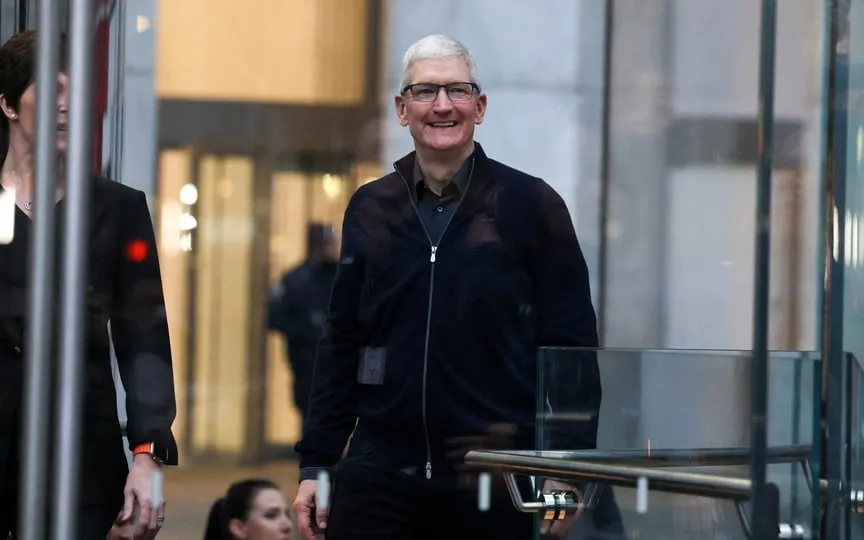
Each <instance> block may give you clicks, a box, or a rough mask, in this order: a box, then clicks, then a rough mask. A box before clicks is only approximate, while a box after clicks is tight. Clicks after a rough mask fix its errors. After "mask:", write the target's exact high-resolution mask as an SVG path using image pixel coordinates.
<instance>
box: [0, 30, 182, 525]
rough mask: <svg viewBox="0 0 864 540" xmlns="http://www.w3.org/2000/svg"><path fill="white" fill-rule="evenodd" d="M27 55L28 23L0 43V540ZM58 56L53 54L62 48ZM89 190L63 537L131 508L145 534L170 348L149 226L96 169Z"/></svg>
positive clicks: (28, 176) (142, 203)
mask: <svg viewBox="0 0 864 540" xmlns="http://www.w3.org/2000/svg"><path fill="white" fill-rule="evenodd" d="M64 48H65V47H64ZM35 57H36V34H35V33H34V32H25V33H21V34H17V35H15V36H13V37H12V38H11V39H10V40H9V41H8V42H6V43H5V44H4V45H3V46H2V47H0V157H2V159H3V161H2V168H0V190H3V191H6V192H7V195H9V194H11V193H13V192H14V198H15V208H14V214H15V215H14V232H15V234H14V237H13V239H12V240H11V242H10V243H8V244H6V245H0V538H6V535H7V534H8V533H9V532H10V531H12V532H13V535H14V531H15V529H16V528H17V527H16V518H17V512H18V508H17V501H18V499H19V497H20V486H19V477H20V475H21V464H22V460H21V456H20V455H19V445H20V440H21V435H22V430H21V425H20V418H21V415H22V411H23V395H22V394H23V392H22V388H23V386H24V382H23V374H24V358H25V352H26V351H24V350H23V349H24V346H25V339H24V336H25V332H26V329H27V324H28V321H27V309H26V308H27V306H26V298H27V296H28V292H27V291H28V288H29V287H31V286H33V284H31V283H29V276H28V272H27V261H28V252H29V243H30V236H31V235H32V217H33V212H34V209H33V205H32V200H31V198H32V194H33V182H32V179H33V174H32V171H33V152H34V139H35V136H34V135H35V108H36V105H35V102H36V95H35V90H34V85H33V83H34V76H35V71H34V64H35V62H34V61H35ZM61 58H64V59H65V51H64V52H61ZM68 82H69V81H68V76H67V74H66V73H65V70H64V69H61V72H60V73H58V75H57V84H58V100H57V109H56V114H57V123H58V130H57V138H56V144H57V151H58V155H59V158H58V159H59V162H58V167H57V171H58V188H57V192H56V199H55V202H56V212H57V226H58V231H57V234H56V235H55V241H56V245H57V252H58V255H59V254H60V253H62V250H63V249H64V248H65V247H66V246H63V245H62V239H63V234H62V232H63V231H62V227H63V223H64V219H63V216H64V213H65V211H66V210H65V201H64V194H65V190H64V186H63V180H64V177H65V175H64V174H63V161H64V155H65V151H66V146H67V134H66V104H67V96H68V92H67V87H68ZM91 188H92V202H91V205H90V214H91V215H90V225H89V229H88V234H89V247H88V267H89V270H88V289H87V303H88V315H87V324H86V334H85V335H84V336H82V339H83V340H84V351H85V352H84V355H85V357H84V363H85V379H84V389H85V393H84V396H85V397H84V402H83V407H82V409H81V413H82V415H83V435H82V449H81V462H80V463H81V470H80V476H79V477H80V479H81V482H80V486H81V497H80V504H81V509H80V514H79V518H78V522H79V530H78V531H77V534H70V535H69V537H70V538H75V539H76V540H91V539H93V540H96V539H99V540H102V539H104V538H105V537H106V535H107V533H108V531H109V530H110V529H111V526H112V524H113V523H114V521H115V520H117V519H119V520H123V519H129V518H131V517H132V515H133V513H134V514H136V517H138V519H137V521H138V529H139V530H138V534H137V536H136V538H153V537H154V536H155V534H156V532H157V531H158V530H159V528H160V527H161V525H162V521H163V520H164V506H160V507H157V508H153V505H152V503H151V483H152V482H153V479H154V476H155V475H157V474H158V472H157V471H158V470H159V468H160V467H161V466H162V465H163V464H174V463H176V462H177V449H176V443H175V442H174V437H173V435H172V433H171V424H172V422H173V420H174V416H175V402H174V385H173V374H172V368H171V354H170V347H169V340H168V325H167V321H166V318H165V302H164V298H163V294H162V282H161V278H160V272H159V262H158V258H157V254H156V244H155V237H154V233H153V225H152V222H151V220H150V213H149V210H148V208H147V202H146V199H145V197H144V194H143V193H141V192H140V191H136V190H133V189H131V188H129V187H126V186H123V185H122V184H119V183H116V182H112V181H109V180H107V179H104V178H96V177H94V178H93V179H92V184H91ZM35 211H36V212H38V211H39V210H38V208H36V209H35ZM58 260H59V258H58ZM57 277H58V278H59V276H57ZM41 285H42V286H48V285H49V284H41ZM54 285H55V287H56V286H57V284H56V283H55V284H54ZM109 324H110V337H109ZM112 343H113V347H114V351H115V353H116V357H117V362H118V366H119V368H120V375H121V379H122V381H123V385H124V387H125V390H126V411H127V416H128V421H127V426H126V435H127V437H128V441H129V444H130V448H131V450H132V451H133V454H134V459H133V465H132V468H131V470H130V469H129V466H128V464H127V461H126V455H125V451H124V448H123V432H122V430H121V426H120V422H119V421H118V415H117V401H116V400H117V398H116V391H115V387H114V378H113V376H112V369H111V345H112ZM56 356H57V355H55V358H54V359H53V360H54V362H55V365H54V366H53V367H52V370H53V371H54V372H56V371H57V366H56V361H57V358H56ZM49 412H50V411H46V414H48V413H49ZM52 446H53V444H52ZM49 453H50V452H49ZM54 476H56V473H54V474H50V475H49V479H53V477H54Z"/></svg>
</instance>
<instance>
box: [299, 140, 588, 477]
mask: <svg viewBox="0 0 864 540" xmlns="http://www.w3.org/2000/svg"><path fill="white" fill-rule="evenodd" d="M469 159H472V160H473V163H472V164H471V168H470V171H469V178H468V182H467V185H466V188H465V193H464V194H463V196H462V199H461V201H460V202H459V206H458V208H457V209H456V211H455V212H454V214H453V217H452V218H451V220H450V222H449V223H448V225H447V227H446V229H445V230H444V232H443V234H442V236H441V238H440V240H439V242H438V243H437V244H436V243H433V242H432V241H431V240H430V237H429V235H428V234H427V232H426V230H425V228H424V225H423V223H422V221H421V220H420V218H419V216H418V212H417V208H416V204H415V201H414V198H413V196H412V190H411V189H410V183H409V182H410V181H411V178H412V174H413V167H414V160H415V154H414V153H411V154H409V155H407V156H406V157H404V158H402V159H401V160H399V161H397V162H396V163H395V164H394V167H395V171H394V172H392V173H390V174H388V175H386V176H384V177H382V178H380V179H378V180H376V181H374V182H371V183H369V184H366V185H364V186H362V187H361V188H359V189H358V190H357V191H356V192H355V194H354V195H353V196H352V198H351V201H350V202H349V204H348V208H347V209H346V211H345V219H344V223H343V232H342V254H341V260H340V264H339V269H338V271H337V275H336V279H335V283H334V286H333V292H332V297H331V303H330V314H329V318H328V322H327V324H326V325H325V330H324V335H323V336H322V339H321V343H320V346H319V349H318V356H317V359H316V366H315V375H314V380H313V389H312V395H311V403H310V414H309V418H308V419H307V420H306V423H305V426H304V433H303V438H302V440H301V441H300V442H299V443H298V444H297V446H296V449H297V451H298V453H299V454H300V455H301V462H300V467H301V478H304V479H305V478H314V475H315V474H316V473H317V471H318V470H320V468H322V467H331V466H333V465H334V464H336V462H337V461H338V460H339V459H340V457H341V455H342V453H343V450H344V448H345V445H346V443H347V441H348V438H349V436H351V433H352V431H354V440H355V441H356V440H357V439H362V440H363V441H364V442H365V443H367V444H369V445H371V446H372V447H375V448H377V449H378V450H380V452H381V453H383V455H386V456H388V457H387V460H388V462H391V463H393V464H398V465H415V466H417V467H425V469H426V475H427V477H428V476H429V475H430V474H431V470H432V469H433V468H435V467H442V468H444V469H451V468H453V467H456V466H458V464H457V463H454V462H453V459H452V458H449V457H447V456H448V454H449V453H450V452H452V451H453V450H454V448H451V447H450V441H452V440H454V438H459V439H461V440H464V438H465V437H476V436H483V435H489V434H490V431H495V430H496V429H500V426H501V425H506V426H510V428H509V430H510V431H509V433H510V435H511V437H510V438H509V439H508V442H507V443H506V444H507V445H508V446H510V447H513V448H533V447H534V445H535V434H534V430H535V418H536V416H537V404H538V399H537V347H539V346H568V347H596V346H597V328H596V318H595V315H594V308H593V307H592V304H591V295H590V290H589V282H588V271H587V267H586V265H585V260H584V258H583V256H582V251H581V249H580V247H579V243H578V241H577V239H576V234H575V232H574V229H573V224H572V221H571V217H570V214H569V212H568V211H567V207H566V205H565V204H564V201H563V200H562V199H561V197H560V196H559V195H558V194H557V193H556V192H555V191H554V190H553V189H552V187H550V186H549V185H548V184H546V183H545V182H544V181H542V180H541V179H539V178H535V177H532V176H530V175H528V174H525V173H523V172H520V171H518V170H516V169H513V168H511V167H508V166H506V165H504V164H502V163H499V162H497V161H494V160H492V159H489V158H488V157H487V156H486V155H485V153H484V152H483V149H482V148H481V147H480V145H479V144H478V145H477V146H476V150H475V152H474V155H473V156H472V158H469ZM571 356H573V355H571ZM579 360H581V361H577V359H575V358H574V359H572V361H570V362H560V363H559V364H558V365H556V366H555V369H556V371H557V373H556V375H555V376H556V378H557V381H558V382H557V383H556V387H557V392H556V396H555V400H554V402H550V399H549V397H550V396H541V399H540V400H539V401H540V402H541V403H544V404H545V405H548V406H550V407H552V408H553V409H561V410H563V409H566V410H567V412H574V411H578V412H579V413H587V414H582V415H581V417H582V420H577V421H570V422H567V423H566V424H564V425H562V426H560V429H559V430H556V431H560V433H561V434H562V437H561V438H560V441H559V442H557V443H555V444H559V445H561V444H566V446H568V447H571V448H572V447H579V448H592V447H595V446H596V438H597V412H598V410H599V406H600V397H601V389H600V379H599V371H598V368H597V362H596V356H595V355H594V354H592V353H586V355H585V356H584V357H583V358H581V359H579ZM545 405H544V406H545ZM573 417H580V415H570V418H573ZM355 423H356V430H355ZM496 426H498V427H496ZM565 441H566V442H565ZM547 442H549V441H547ZM352 444H353V443H352ZM456 459H457V460H458V459H459V458H458V457H457V458H456Z"/></svg>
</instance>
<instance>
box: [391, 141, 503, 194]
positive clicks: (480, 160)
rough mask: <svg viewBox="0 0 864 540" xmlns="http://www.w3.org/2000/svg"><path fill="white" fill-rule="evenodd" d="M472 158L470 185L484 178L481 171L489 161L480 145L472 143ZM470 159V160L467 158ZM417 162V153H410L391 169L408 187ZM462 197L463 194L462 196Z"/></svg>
mask: <svg viewBox="0 0 864 540" xmlns="http://www.w3.org/2000/svg"><path fill="white" fill-rule="evenodd" d="M472 156H473V158H474V173H473V174H472V180H471V183H472V184H473V183H475V182H477V181H478V180H480V179H482V178H484V176H485V175H483V174H482V171H483V169H485V166H486V163H487V162H488V161H489V158H488V157H487V156H486V152H484V151H483V147H482V146H480V143H479V142H477V141H474V153H473V154H472ZM469 159H470V158H469ZM416 162H417V151H416V150H415V151H412V152H410V153H408V154H406V155H405V156H403V157H401V158H400V159H398V160H396V162H395V163H393V168H394V169H395V170H396V172H398V173H399V175H400V176H402V178H404V179H405V181H406V182H408V185H409V186H410V185H413V183H414V181H413V178H414V166H415V164H416ZM463 195H464V194H463Z"/></svg>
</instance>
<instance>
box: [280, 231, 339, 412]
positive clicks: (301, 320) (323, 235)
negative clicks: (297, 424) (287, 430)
mask: <svg viewBox="0 0 864 540" xmlns="http://www.w3.org/2000/svg"><path fill="white" fill-rule="evenodd" d="M307 248H308V250H307V252H308V253H309V256H308V257H307V258H306V260H305V261H304V262H303V264H301V265H300V266H298V267H297V268H294V269H292V270H290V271H288V272H287V273H286V274H285V275H284V276H283V277H282V279H281V280H280V281H279V284H278V285H276V287H274V288H273V290H272V291H271V293H270V300H269V305H268V317H267V318H268V326H269V327H270V329H271V330H276V331H278V332H279V333H280V334H282V336H283V337H284V338H285V342H286V344H287V350H288V363H289V365H290V367H291V371H292V372H293V374H294V404H295V405H296V406H297V410H298V411H300V415H301V416H302V418H303V419H304V421H305V419H306V415H307V414H308V408H309V389H310V387H311V386H312V369H313V368H314V366H315V348H316V346H317V343H318V339H319V338H320V337H321V331H322V329H323V328H324V321H325V319H326V317H327V304H328V303H329V301H330V290H331V288H332V287H333V279H334V278H335V277H336V262H337V261H338V260H339V258H338V257H339V248H338V246H337V242H336V233H335V231H334V230H333V227H331V226H330V225H325V224H322V223H310V224H309V227H308V231H307Z"/></svg>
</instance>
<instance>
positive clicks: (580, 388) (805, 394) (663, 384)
mask: <svg viewBox="0 0 864 540" xmlns="http://www.w3.org/2000/svg"><path fill="white" fill-rule="evenodd" d="M538 354H539V356H538V369H539V371H538V379H539V380H538V384H539V388H540V390H539V392H538V396H540V399H539V401H538V414H537V418H538V423H537V447H538V448H539V449H542V450H547V451H550V452H541V453H540V455H543V456H546V457H555V458H559V459H565V460H571V461H577V462H581V463H606V464H614V465H615V466H618V467H624V468H633V467H638V468H647V469H652V470H661V471H672V472H675V473H680V472H687V473H697V474H700V475H705V476H704V477H699V478H698V480H699V482H701V483H702V484H705V485H708V486H709V490H710V486H711V484H712V482H713V481H714V480H715V478H714V477H719V478H720V480H719V481H718V482H722V481H726V480H728V479H732V480H733V481H734V480H735V479H739V480H744V481H746V482H745V484H746V487H745V489H744V492H745V493H747V492H749V478H750V466H749V464H750V449H749V439H750V435H749V429H750V407H749V404H748V401H749V400H748V394H747V393H746V390H745V389H746V388H747V385H742V384H741V381H742V379H743V380H746V379H748V378H749V372H750V357H749V353H747V352H740V351H685V350H635V349H607V350H600V351H597V350H581V349H554V348H550V349H540V350H539V353H538ZM595 361H596V362H597V363H598V364H599V366H600V374H601V381H602V387H603V398H602V404H601V406H600V408H599V423H598V420H597V419H598V416H597V410H596V408H595V407H593V406H591V405H590V404H586V402H585V400H584V399H580V396H584V395H585V394H586V390H588V391H590V387H586V386H585V383H584V381H586V376H587V375H588V374H590V373H591V369H592V365H593V364H594V362H595ZM819 365H820V363H819V360H818V355H817V354H815V353H804V352H802V353H796V352H774V353H771V356H770V372H771V389H770V397H769V413H768V428H769V446H770V448H771V450H770V455H771V456H772V457H773V459H772V461H773V462H772V464H770V465H769V469H768V481H769V482H772V483H774V484H776V485H777V487H778V488H779V492H780V503H781V515H780V521H781V523H786V524H790V525H800V526H802V527H804V528H806V529H807V530H810V529H811V527H812V523H811V496H810V493H809V488H808V485H809V484H808V483H809V477H808V475H807V474H806V471H807V470H808V469H807V466H809V462H810V453H811V446H812V444H813V442H814V429H815V426H816V424H815V422H814V411H815V406H816V403H817V402H816V401H814V398H816V397H818V395H819V380H820V379H819V371H818V370H819ZM588 379H590V377H588ZM595 425H596V428H595ZM593 429H596V430H597V450H593V449H586V448H587V447H588V445H587V444H584V441H585V440H586V439H589V438H590V437H584V436H582V435H581V434H583V433H589V432H591V431H592V430H593ZM580 444H581V445H582V449H579V448H578V447H579V445H580ZM574 449H578V450H579V451H578V452H574V453H571V454H569V455H568V454H567V453H566V452H565V454H564V455H562V454H560V452H558V451H573V450H574ZM790 456H794V457H795V459H790ZM651 474H653V473H651ZM661 475H662V474H661ZM651 482H652V481H649V482H648V491H647V495H644V496H643V494H641V493H638V492H634V490H633V489H631V488H615V489H612V490H611V491H610V490H608V489H606V488H604V489H603V490H601V491H600V493H601V494H602V496H601V495H598V499H597V501H596V508H594V509H592V510H590V511H586V513H585V514H584V515H583V517H581V518H580V519H579V520H578V521H577V525H574V526H578V527H580V528H582V529H584V530H585V532H588V531H592V532H593V533H594V534H597V535H602V534H612V533H614V532H615V531H620V530H621V529H622V528H624V529H626V534H627V537H638V538H661V537H662V538H669V539H677V538H680V539H682V540H684V539H692V538H736V539H737V538H743V536H742V532H743V531H742V525H741V522H740V519H739V514H738V506H737V505H736V504H735V502H734V501H732V500H729V496H727V495H723V494H722V491H721V492H718V494H717V496H716V497H708V496H701V497H696V496H693V495H691V494H688V492H687V490H686V489H684V488H680V489H678V491H679V492H678V493H676V492H675V490H673V489H670V490H668V491H666V492H662V491H656V492H655V490H654V488H652V483H651ZM733 483H734V482H733ZM702 484H700V485H702ZM634 485H635V484H634ZM656 487H657V488H658V489H660V490H662V489H663V488H662V486H660V485H659V483H658V486H656ZM589 491H590V490H589ZM745 500H746V497H745ZM619 515H620V518H621V519H620V521H619V519H618V517H619ZM745 521H746V520H745ZM622 522H623V525H622ZM664 533H665V534H666V535H665V536H663V534H664ZM670 535H671V536H670Z"/></svg>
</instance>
